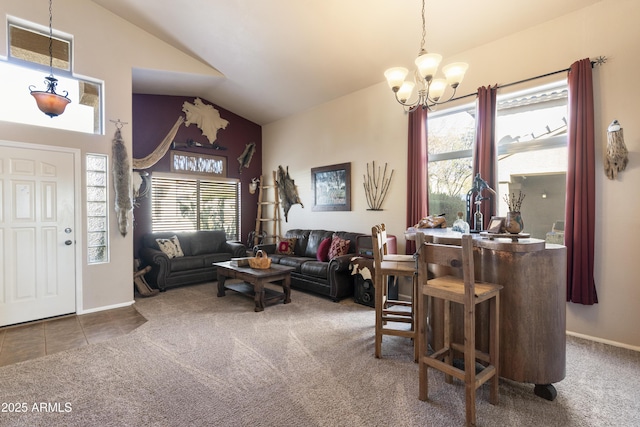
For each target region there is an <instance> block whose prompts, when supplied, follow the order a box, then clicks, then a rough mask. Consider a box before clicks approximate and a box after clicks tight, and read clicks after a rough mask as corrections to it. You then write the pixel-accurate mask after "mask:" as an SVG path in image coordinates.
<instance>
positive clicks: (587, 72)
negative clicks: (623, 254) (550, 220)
mask: <svg viewBox="0 0 640 427" xmlns="http://www.w3.org/2000/svg"><path fill="white" fill-rule="evenodd" d="M568 83H569V129H568V151H569V165H568V168H567V196H566V197H567V199H566V208H565V232H564V233H565V234H564V243H565V246H566V247H567V301H571V302H575V303H579V304H585V305H592V304H595V303H597V302H598V295H597V294H596V285H595V281H594V279H593V253H594V240H595V237H594V236H595V193H596V190H595V132H594V109H593V81H592V74H591V61H590V60H589V58H585V59H581V60H580V61H577V62H575V63H573V64H572V65H571V68H570V69H569V75H568Z"/></svg>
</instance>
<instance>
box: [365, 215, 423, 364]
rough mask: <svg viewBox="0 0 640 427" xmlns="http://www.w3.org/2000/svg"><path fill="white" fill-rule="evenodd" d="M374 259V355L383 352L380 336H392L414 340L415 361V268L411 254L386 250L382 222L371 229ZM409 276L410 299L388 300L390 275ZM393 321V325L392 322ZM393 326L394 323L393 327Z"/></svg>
mask: <svg viewBox="0 0 640 427" xmlns="http://www.w3.org/2000/svg"><path fill="white" fill-rule="evenodd" d="M371 238H372V243H373V245H372V247H373V260H374V269H375V275H374V281H373V285H374V289H375V300H376V301H375V308H376V331H375V357H377V358H380V357H381V353H382V336H383V335H395V336H400V337H407V338H411V339H412V340H413V347H414V360H415V361H416V362H417V361H418V343H417V331H418V326H417V324H416V310H415V309H416V305H415V304H414V303H413V301H414V300H415V299H416V296H417V283H418V282H417V273H418V271H417V268H416V260H415V258H414V257H413V255H395V254H388V253H387V231H386V227H385V225H384V224H380V225H374V226H373V227H372V228H371ZM390 277H394V278H398V277H409V278H411V283H412V292H413V294H412V296H411V298H412V301H401V300H397V299H389V296H388V292H389V289H388V288H389V286H388V284H389V278H390ZM398 323H404V324H406V323H409V325H410V329H408V330H407V329H398V327H397V326H398V325H397V324H398ZM394 324H395V325H394ZM394 326H396V327H395V328H394Z"/></svg>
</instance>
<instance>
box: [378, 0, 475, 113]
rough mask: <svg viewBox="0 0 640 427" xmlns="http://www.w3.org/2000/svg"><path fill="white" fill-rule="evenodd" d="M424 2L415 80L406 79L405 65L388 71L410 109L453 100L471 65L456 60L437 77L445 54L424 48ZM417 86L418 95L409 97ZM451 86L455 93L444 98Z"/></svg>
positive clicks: (400, 99) (396, 91)
mask: <svg viewBox="0 0 640 427" xmlns="http://www.w3.org/2000/svg"><path fill="white" fill-rule="evenodd" d="M424 4H425V0H422V43H420V52H419V53H418V58H416V61H415V63H416V70H415V71H414V77H413V81H410V80H408V81H405V78H406V77H407V74H409V70H407V69H406V68H403V67H394V68H389V69H388V70H387V71H385V72H384V76H385V77H386V79H387V83H388V84H389V87H390V88H391V90H392V91H393V92H394V94H395V96H396V101H398V102H399V103H400V104H402V105H403V106H405V107H408V109H409V111H413V110H414V109H416V108H417V107H418V106H422V108H426V109H428V110H431V109H432V107H434V106H436V105H440V104H444V103H446V102H449V101H451V100H452V99H453V97H454V96H455V94H456V89H457V88H458V86H459V85H460V82H462V79H463V78H464V73H465V72H466V71H467V68H469V65H468V64H466V63H464V62H454V63H452V64H448V65H445V66H444V67H442V72H443V73H444V75H445V78H444V79H442V78H438V79H434V76H435V74H436V72H437V71H438V66H439V65H440V62H441V61H442V55H439V54H437V53H428V52H427V51H426V50H425V48H424V44H425V38H426V35H427V30H426V23H425V21H426V20H425V11H424V10H425V8H424ZM415 86H418V99H417V100H415V101H413V102H410V101H409V98H411V95H412V94H413V89H414V87H415ZM447 86H450V87H451V88H452V89H453V93H451V95H450V96H449V97H448V98H447V99H446V100H443V98H442V95H443V94H444V92H445V91H446V89H447Z"/></svg>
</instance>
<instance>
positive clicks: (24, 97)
mask: <svg viewBox="0 0 640 427" xmlns="http://www.w3.org/2000/svg"><path fill="white" fill-rule="evenodd" d="M7 32H8V35H9V50H8V57H7V60H6V61H3V60H0V72H1V73H2V75H3V77H4V78H3V79H0V93H2V94H3V99H4V100H5V101H4V103H5V105H10V106H11V108H2V109H0V120H3V121H8V122H14V123H25V124H30V125H36V126H45V127H51V128H57V129H66V130H73V131H78V132H85V133H93V134H100V133H102V121H103V120H102V91H103V83H102V82H101V81H98V80H94V79H90V78H78V77H76V76H74V74H73V37H72V36H71V35H64V34H62V33H59V32H56V31H55V30H54V31H53V37H52V46H51V47H52V49H51V53H52V57H53V61H52V66H53V74H54V76H55V78H56V79H58V87H57V89H56V92H58V93H60V94H65V92H66V93H68V96H69V98H70V99H71V104H69V105H68V106H67V108H66V110H65V112H64V113H63V114H61V115H60V116H58V117H55V118H53V119H52V118H50V117H48V116H46V115H44V114H43V113H42V112H41V111H40V110H39V109H38V108H37V106H36V103H35V100H34V99H33V97H32V96H31V95H30V94H29V87H30V86H33V89H34V90H46V85H45V77H47V76H48V75H49V73H50V68H49V29H48V28H45V27H42V26H39V25H36V24H32V23H29V22H27V21H23V20H19V19H16V18H11V19H9V21H8V29H7Z"/></svg>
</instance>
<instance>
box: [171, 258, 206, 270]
mask: <svg viewBox="0 0 640 427" xmlns="http://www.w3.org/2000/svg"><path fill="white" fill-rule="evenodd" d="M204 267H205V264H204V258H203V257H202V256H189V257H181V258H174V259H172V260H171V264H170V267H169V269H170V270H171V272H175V271H186V270H195V269H199V268H204Z"/></svg>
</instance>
